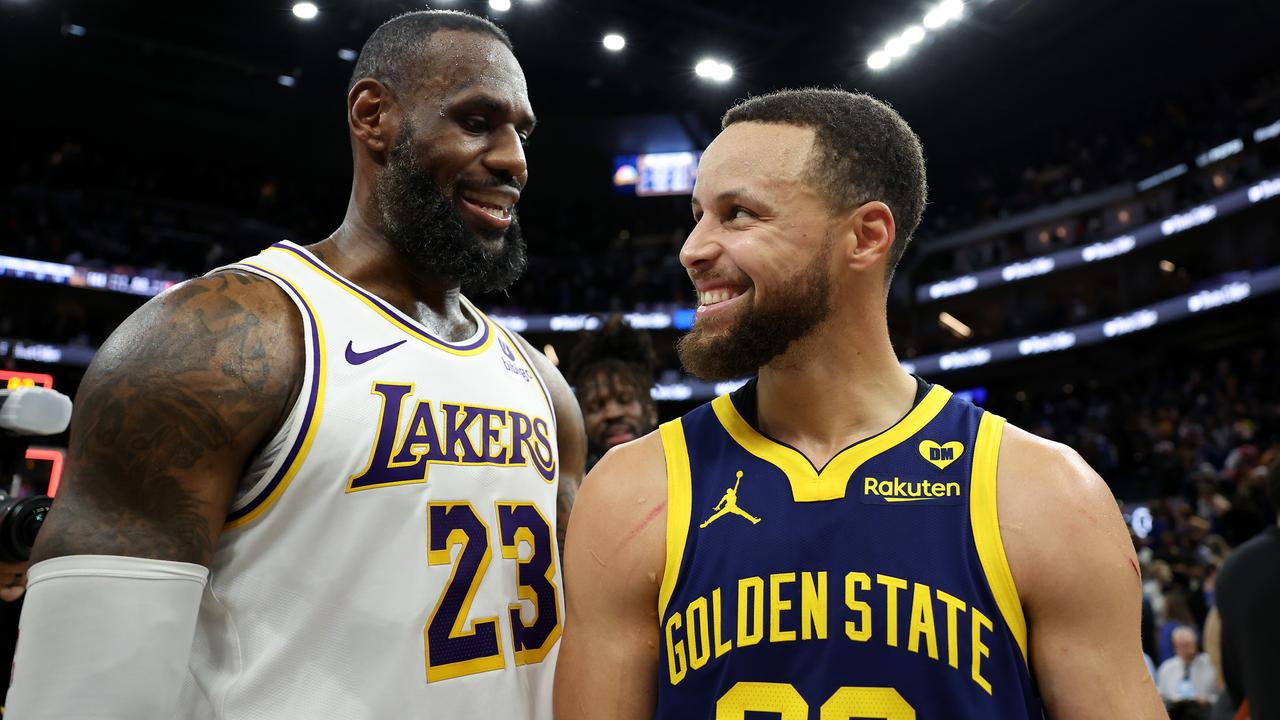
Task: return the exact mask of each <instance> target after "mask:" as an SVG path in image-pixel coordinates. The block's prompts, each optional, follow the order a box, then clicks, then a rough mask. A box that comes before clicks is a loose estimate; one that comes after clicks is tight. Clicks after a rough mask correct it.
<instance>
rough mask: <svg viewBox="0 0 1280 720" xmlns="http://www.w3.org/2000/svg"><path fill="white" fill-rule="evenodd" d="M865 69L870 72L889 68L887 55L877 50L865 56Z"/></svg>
mask: <svg viewBox="0 0 1280 720" xmlns="http://www.w3.org/2000/svg"><path fill="white" fill-rule="evenodd" d="M867 67H869V68H871V69H872V70H883V69H885V68H887V67H889V53H887V52H885V51H883V50H877V51H875V52H873V53H871V54H870V55H868V56H867Z"/></svg>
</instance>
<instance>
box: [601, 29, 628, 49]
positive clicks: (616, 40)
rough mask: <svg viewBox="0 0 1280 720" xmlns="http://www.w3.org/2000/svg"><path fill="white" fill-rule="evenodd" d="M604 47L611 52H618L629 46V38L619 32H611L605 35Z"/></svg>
mask: <svg viewBox="0 0 1280 720" xmlns="http://www.w3.org/2000/svg"><path fill="white" fill-rule="evenodd" d="M603 42H604V49H605V50H608V51H610V52H618V51H619V50H621V49H622V48H624V47H626V46H627V39H626V38H624V37H622V36H621V35H619V34H618V33H609V34H608V35H605V36H604V40H603Z"/></svg>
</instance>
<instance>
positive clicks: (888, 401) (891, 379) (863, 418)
mask: <svg viewBox="0 0 1280 720" xmlns="http://www.w3.org/2000/svg"><path fill="white" fill-rule="evenodd" d="M862 307H864V308H865V307H868V306H867V305H863V306H862ZM846 315H851V316H853V317H852V319H850V318H849V317H842V318H834V317H833V318H828V320H827V321H826V322H823V323H822V324H821V325H819V326H818V327H817V328H815V329H814V331H813V332H811V333H810V334H809V335H808V336H807V337H805V338H804V339H802V340H800V341H798V342H796V343H795V344H793V345H792V346H791V348H789V349H788V351H787V352H786V353H785V354H784V355H783V356H781V357H779V358H777V359H775V360H774V361H773V362H770V363H769V364H768V365H766V366H765V367H764V368H762V369H761V371H760V381H759V385H758V397H759V407H758V415H759V423H760V426H761V430H763V431H764V432H765V433H767V434H769V435H771V436H773V437H775V438H777V439H779V440H781V441H783V442H785V443H787V444H789V445H791V446H792V447H795V448H796V449H797V450H799V451H800V452H802V453H804V454H805V456H807V457H808V458H809V460H810V461H812V462H813V464H814V466H815V467H823V466H825V465H826V464H827V462H828V461H829V460H831V458H832V457H834V456H835V454H836V453H838V452H840V451H841V450H843V449H844V448H846V447H848V446H849V445H851V444H853V443H855V442H858V441H859V440H862V439H865V438H868V437H870V436H872V435H875V434H877V433H880V432H882V431H884V430H886V429H888V428H889V427H890V426H892V425H893V424H894V423H896V422H898V421H899V420H901V419H902V417H903V416H904V415H906V414H907V412H909V411H910V409H911V407H912V405H913V403H914V401H915V396H916V381H915V379H914V378H912V377H911V376H910V375H908V374H907V373H906V372H904V371H903V370H902V367H901V366H900V365H898V360H897V357H896V356H895V354H894V352H893V347H892V346H891V345H890V344H889V329H888V323H887V321H886V319H885V316H884V312H883V308H880V310H879V311H875V310H873V311H872V312H863V313H861V314H860V315H859V314H857V313H846Z"/></svg>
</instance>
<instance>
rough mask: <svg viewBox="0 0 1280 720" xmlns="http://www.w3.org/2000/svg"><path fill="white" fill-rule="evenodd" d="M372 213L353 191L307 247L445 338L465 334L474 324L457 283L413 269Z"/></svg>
mask: <svg viewBox="0 0 1280 720" xmlns="http://www.w3.org/2000/svg"><path fill="white" fill-rule="evenodd" d="M376 217H377V215H376V214H374V213H372V212H371V211H370V210H368V209H367V208H365V207H362V204H361V203H359V202H357V199H356V197H355V195H354V194H353V195H352V197H351V201H350V203H348V205H347V214H346V217H345V218H343V220H342V224H341V225H340V226H338V229H337V230H335V231H333V234H332V235H330V236H329V237H327V238H325V239H324V240H322V241H320V242H318V243H316V244H315V245H312V246H310V247H309V248H308V249H309V250H311V251H312V252H314V253H315V254H316V256H317V257H319V258H320V259H321V260H322V261H324V263H325V264H326V265H328V266H329V267H330V268H332V269H333V270H334V272H336V273H338V274H339V275H341V276H343V277H344V278H346V279H348V280H350V281H351V282H353V283H355V284H357V285H359V286H360V287H362V288H364V289H365V290H367V291H369V292H371V293H373V294H374V295H377V296H378V297H379V298H382V299H383V300H385V301H386V302H388V303H390V304H391V305H392V306H394V307H395V308H396V309H398V310H400V311H401V312H403V313H405V314H406V315H408V316H409V317H411V318H414V319H415V320H418V321H419V322H420V323H422V324H423V325H425V326H427V328H428V329H430V330H433V331H435V332H438V333H439V334H440V335H441V336H443V337H444V338H445V339H446V340H461V339H464V338H466V337H467V336H469V335H470V334H471V333H472V332H473V331H474V330H475V323H474V321H473V320H471V319H470V318H469V317H468V316H467V315H465V314H464V313H463V311H462V301H461V298H462V292H461V289H460V287H459V284H458V282H457V281H456V280H453V279H452V278H445V277H441V276H439V275H436V274H433V273H430V272H426V271H422V270H419V269H416V268H415V267H414V266H413V264H412V263H409V262H407V261H406V260H405V258H404V255H403V254H402V253H401V252H400V251H399V250H397V249H396V248H395V246H394V245H392V244H391V241H390V240H388V239H387V237H386V234H385V233H384V232H383V230H382V224H381V223H380V222H378V221H377V220H376V219H375V218H376Z"/></svg>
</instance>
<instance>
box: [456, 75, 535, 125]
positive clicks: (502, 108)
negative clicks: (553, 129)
mask: <svg viewBox="0 0 1280 720" xmlns="http://www.w3.org/2000/svg"><path fill="white" fill-rule="evenodd" d="M468 89H470V86H464V87H462V88H459V92H458V93H456V94H455V95H454V99H452V100H451V101H450V102H449V103H448V104H449V105H455V106H456V105H477V106H479V107H480V108H482V109H484V110H485V111H486V112H488V113H491V114H494V115H498V114H505V113H510V112H513V111H514V109H513V108H512V107H511V104H510V103H508V102H506V101H505V100H500V99H498V98H497V97H494V96H493V95H489V94H487V93H483V92H482V93H478V94H476V95H472V96H469V97H467V96H463V95H464V93H466V91H467V90H468ZM460 96H461V97H460ZM521 114H522V115H523V118H521V119H520V120H519V121H517V122H516V123H515V124H516V125H517V126H518V127H520V128H522V129H525V130H527V131H529V132H533V129H534V128H535V127H537V125H538V119H537V118H536V117H534V116H533V114H532V113H521Z"/></svg>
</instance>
